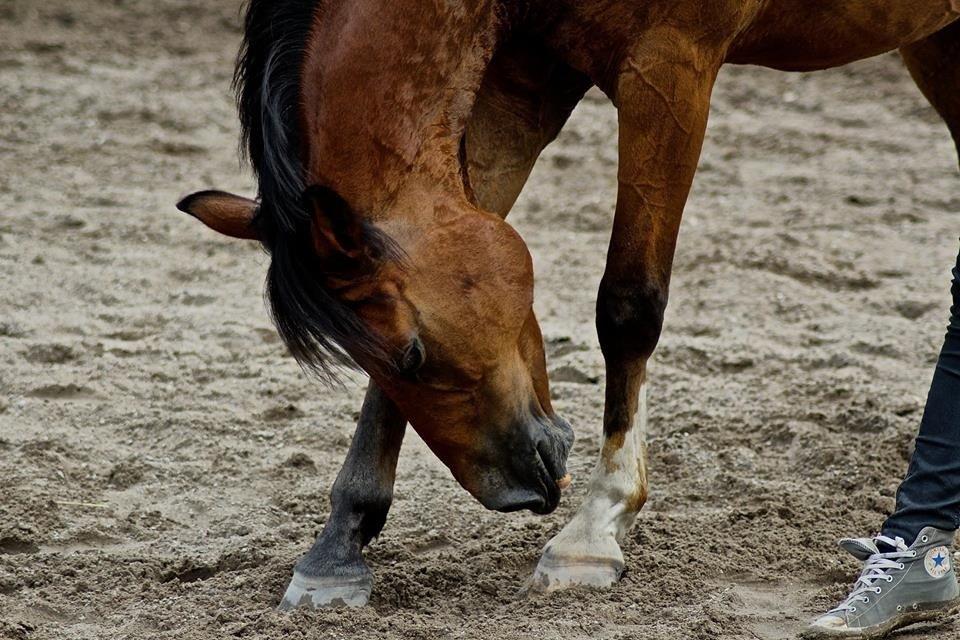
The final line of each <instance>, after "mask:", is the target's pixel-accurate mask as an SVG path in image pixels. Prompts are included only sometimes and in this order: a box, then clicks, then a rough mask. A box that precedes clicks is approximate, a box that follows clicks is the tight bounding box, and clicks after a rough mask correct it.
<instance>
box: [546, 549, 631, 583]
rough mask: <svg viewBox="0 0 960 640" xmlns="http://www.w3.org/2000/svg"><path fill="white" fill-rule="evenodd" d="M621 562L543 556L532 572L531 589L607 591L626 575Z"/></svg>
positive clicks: (550, 555) (547, 554)
mask: <svg viewBox="0 0 960 640" xmlns="http://www.w3.org/2000/svg"><path fill="white" fill-rule="evenodd" d="M623 569H624V564H623V561H622V560H618V559H614V558H609V559H602V558H576V557H562V556H554V555H552V554H550V553H549V552H547V553H544V554H543V556H542V557H541V558H540V562H539V563H538V564H537V568H536V570H535V571H534V572H533V582H532V584H531V587H532V588H533V589H534V590H535V591H541V592H544V593H550V592H551V591H559V590H560V589H569V588H571V587H599V588H607V587H612V586H613V585H615V584H616V583H617V582H618V581H619V580H620V576H622V575H623Z"/></svg>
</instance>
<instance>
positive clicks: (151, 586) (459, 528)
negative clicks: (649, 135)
mask: <svg viewBox="0 0 960 640" xmlns="http://www.w3.org/2000/svg"><path fill="white" fill-rule="evenodd" d="M238 41H239V31H238V18H237V6H236V3H235V2H233V1H222V2H213V1H207V2H199V3H197V2H191V1H188V0H163V1H148V0H115V1H114V2H104V1H102V0H100V1H96V0H69V1H68V0H61V1H60V2H46V3H42V2H36V1H34V0H0V281H2V285H0V637H4V638H6V637H10V638H98V639H101V638H102V639H109V638H177V639H178V640H189V639H194V638H223V637H231V636H237V637H243V638H362V637H384V638H424V639H433V638H483V639H485V640H486V639H490V638H557V639H561V638H562V639H563V640H573V639H576V638H628V637H629V638H644V639H650V640H667V639H678V640H679V639H687V638H701V639H706V638H761V639H764V640H768V639H770V640H772V639H776V638H788V637H792V636H793V634H795V633H796V631H797V630H798V629H799V628H800V627H801V625H802V623H803V622H804V621H805V620H807V619H808V618H809V617H810V616H812V615H813V614H814V613H816V612H818V611H820V610H822V609H824V608H825V607H826V606H827V605H828V604H830V603H832V602H834V601H835V600H836V599H838V597H839V596H841V594H842V593H843V592H844V590H845V588H846V585H847V584H848V583H849V582H850V581H851V580H852V573H853V572H854V571H855V570H856V565H855V563H854V562H853V561H852V559H847V558H844V557H842V556H841V553H840V552H839V551H838V550H836V548H835V546H834V545H835V541H836V539H837V538H839V537H841V536H843V535H851V534H855V535H865V534H868V533H869V532H871V531H873V530H875V529H876V528H877V527H878V526H879V524H880V522H881V521H882V518H883V516H884V514H885V513H886V512H887V511H888V510H889V509H890V507H891V506H892V503H893V498H892V496H893V492H894V490H895V487H896V485H897V482H898V480H899V478H900V477H901V475H902V473H903V470H904V468H905V463H906V460H907V456H908V451H909V447H910V441H911V438H912V436H913V434H914V431H915V429H916V426H917V423H918V420H919V416H920V411H921V407H922V397H923V395H924V393H925V389H926V385H927V383H928V380H929V378H930V375H931V371H932V364H933V362H934V360H935V357H936V353H937V349H938V347H939V341H940V339H941V335H942V332H943V327H944V325H945V321H946V311H947V306H948V297H947V289H948V283H949V275H948V274H949V267H950V266H951V265H952V263H953V257H954V255H955V252H956V245H957V243H956V237H957V235H958V232H960V222H958V217H957V213H958V210H960V189H958V186H960V183H958V181H957V171H956V158H955V154H954V151H953V148H952V145H951V143H950V142H949V140H948V136H947V133H946V131H945V128H944V126H943V125H942V124H941V122H940V121H939V120H938V118H937V117H936V115H935V114H934V113H933V111H932V110H931V109H930V108H929V107H928V106H927V105H926V103H925V102H924V101H923V99H922V98H921V97H920V95H919V93H918V92H917V90H916V89H915V88H914V86H913V84H912V82H911V81H910V79H909V78H908V76H907V74H906V72H905V71H904V70H903V68H902V66H901V63H900V61H899V59H898V58H897V57H896V56H894V55H889V56H884V57H881V58H879V59H875V60H871V61H868V62H865V63H861V64H858V65H855V66H853V67H850V68H846V69H841V70H835V71H830V72H826V73H821V74H817V75H787V74H780V73H776V72H772V71H767V70H761V69H755V68H729V69H727V70H726V71H725V72H724V73H723V76H722V78H721V81H720V83H719V86H718V88H717V91H716V99H715V104H714V110H713V117H712V121H711V125H710V131H709V136H708V140H707V144H706V149H705V151H704V156H703V160H702V163H701V168H700V173H699V177H698V179H697V183H696V186H695V189H694V193H693V195H692V198H691V200H690V204H689V207H688V211H687V215H686V217H685V221H684V225H683V230H682V233H681V241H680V248H679V252H678V255H677V264H676V271H675V276H674V285H673V297H672V301H671V307H670V309H669V312H668V317H667V322H666V331H665V335H664V337H663V340H662V342H661V347H660V349H659V350H658V352H657V355H656V358H655V363H654V365H653V372H652V385H651V389H650V398H651V405H652V439H651V442H650V455H651V465H650V466H651V469H652V494H651V496H650V501H649V502H648V504H647V507H646V508H645V510H644V511H643V513H642V514H641V517H640V518H639V521H638V523H637V525H636V527H635V528H634V529H633V531H632V532H631V534H630V535H629V537H628V539H627V540H626V543H625V546H624V551H625V553H626V555H627V557H628V559H629V571H628V573H627V575H626V576H625V578H624V579H623V581H622V583H621V584H620V585H619V586H618V587H616V588H615V589H613V590H610V591H603V592H601V591H589V590H577V591H570V592H566V593H560V594H557V595H553V596H549V597H543V596H536V597H534V596H529V595H527V594H526V593H525V590H524V583H525V581H526V579H527V578H528V576H529V575H530V573H531V571H532V569H533V567H534V565H535V563H536V560H537V558H538V554H539V551H540V548H541V546H542V545H543V544H544V543H545V542H546V541H547V540H548V539H549V538H550V536H551V535H553V534H554V533H556V531H558V530H559V528H560V527H561V526H562V524H563V523H564V522H565V521H566V520H567V519H568V518H569V517H570V516H571V514H572V513H573V510H574V508H575V507H576V505H577V504H578V503H579V502H580V500H581V499H582V497H583V490H584V485H585V479H586V477H587V473H588V470H589V468H590V467H591V465H592V462H593V460H594V457H595V455H596V454H597V448H598V445H599V430H600V420H601V414H602V377H603V365H602V358H601V354H600V351H599V348H598V346H597V342H596V333H595V330H594V325H593V307H594V301H595V295H596V293H595V292H596V288H597V284H598V281H599V277H600V274H601V272H602V268H603V260H604V252H605V247H606V243H607V238H608V233H609V227H610V221H611V212H612V208H613V200H614V193H615V174H616V127H615V122H616V119H615V112H614V111H613V109H612V107H611V106H610V105H609V104H608V103H607V102H606V101H605V99H604V98H603V97H602V96H599V95H592V94H591V95H590V96H589V97H588V98H587V99H586V101H585V102H584V103H583V105H582V106H581V107H580V108H579V109H578V110H577V112H576V113H575V114H574V116H573V118H572V120H571V121H570V123H569V125H568V127H567V129H566V130H565V131H564V133H563V134H562V136H561V138H560V140H559V141H558V142H557V143H556V144H555V145H553V146H552V147H550V148H549V149H548V150H547V151H546V153H545V154H544V157H543V158H542V160H541V162H540V164H539V165H538V167H537V169H536V170H535V173H534V176H533V178H532V180H531V182H530V184H529V185H528V187H527V189H526V191H525V192H524V195H523V196H522V198H521V200H520V202H519V203H518V205H517V207H516V209H515V212H514V213H513V214H512V217H511V221H512V222H513V223H514V224H515V225H516V226H517V228H518V229H519V230H520V231H521V232H522V234H523V236H524V237H525V238H526V240H527V241H528V243H529V244H530V247H531V250H532V252H533V254H534V258H535V263H536V270H537V277H538V282H537V296H538V298H537V310H538V313H539V316H540V318H541V320H542V324H543V328H544V334H545V338H546V340H547V342H548V347H549V349H548V351H549V364H550V368H551V371H552V372H553V376H552V377H553V381H554V384H553V390H554V391H553V392H554V395H555V396H556V402H555V404H556V406H557V407H558V408H559V410H560V411H561V412H562V413H563V414H564V415H565V416H566V417H568V418H569V419H570V420H571V422H572V423H573V424H574V426H575V428H576V429H577V431H578V442H577V445H576V447H575V449H574V451H573V454H572V457H571V469H572V471H573V473H574V475H575V478H576V479H579V480H580V482H579V483H578V484H575V486H574V488H573V489H572V490H571V491H570V492H569V493H568V494H567V495H566V497H565V499H564V501H563V504H562V505H561V507H560V509H558V510H557V512H556V513H554V514H552V515H550V516H547V517H536V516H533V515H501V514H497V513H491V512H487V511H485V510H483V509H482V508H481V507H480V506H479V505H478V504H476V503H474V502H473V501H472V499H471V498H470V497H469V496H468V495H467V494H466V493H465V492H464V491H462V490H461V489H460V488H459V487H458V486H457V485H456V483H455V482H454V481H453V480H452V478H451V477H450V475H449V474H448V473H447V471H446V469H445V468H444V467H443V466H442V465H441V464H440V463H438V462H437V461H436V460H435V459H434V458H433V456H432V455H431V454H430V453H429V451H428V450H427V449H426V447H425V446H424V445H423V444H422V443H421V442H420V441H419V440H418V439H417V438H416V437H415V436H412V435H410V436H408V438H407V441H406V442H405V444H404V451H403V454H402V456H401V462H400V470H399V478H398V483H397V498H396V502H395V504H394V507H393V510H392V511H391V514H390V518H389V520H388V523H387V526H386V529H385V531H384V533H383V535H382V537H381V538H380V540H379V541H378V542H376V543H375V544H374V545H373V546H372V548H370V550H369V552H368V559H369V562H370V565H371V567H372V569H373V570H374V572H375V576H376V585H375V591H374V596H373V599H372V601H371V604H370V606H369V607H367V608H364V609H361V610H338V611H321V612H295V613H292V614H281V613H277V612H275V611H274V609H273V607H274V606H275V605H276V604H277V602H278V600H279V597H280V595H281V593H282V590H283V588H284V586H285V582H286V580H287V578H288V575H289V573H290V570H291V567H292V563H293V562H294V560H295V559H296V558H297V556H298V555H299V554H300V553H302V552H303V551H304V550H305V549H306V548H307V546H308V545H309V543H310V542H311V540H312V537H313V535H314V534H315V533H316V532H317V531H318V529H319V528H320V527H321V526H322V524H323V522H324V518H325V516H326V514H327V512H328V507H329V501H328V498H327V492H328V490H329V487H330V484H331V482H332V480H333V478H334V477H335V474H336V472H337V470H338V468H339V463H340V460H341V459H342V457H343V456H344V454H345V452H346V449H347V446H348V444H349V441H350V437H351V433H352V428H353V424H354V420H355V419H356V416H357V410H358V409H359V406H360V399H361V397H362V391H363V380H362V379H360V378H359V377H355V378H352V379H349V380H348V382H347V384H346V385H345V387H344V388H340V389H332V390H331V389H326V388H323V387H322V386H320V385H319V384H317V383H316V382H315V381H313V380H311V379H309V378H308V377H306V376H305V375H304V374H302V373H301V371H300V370H299V369H298V367H297V366H296V365H295V364H294V362H293V361H292V360H291V359H290V358H288V357H287V356H286V355H285V352H284V349H283V348H282V346H281V344H280V343H279V341H278V340H277V338H276V337H275V335H274V331H273V329H272V328H271V325H270V323H269V321H268V319H267V317H266V314H265V311H264V306H263V302H262V297H261V293H262V281H263V276H264V272H265V265H266V259H265V256H264V255H263V254H262V252H260V250H259V249H257V248H255V247H251V246H246V245H242V244H237V243H231V242H229V241H226V240H224V239H221V238H220V237H218V236H216V235H215V234H213V233H211V232H209V231H207V230H205V229H204V228H201V227H200V226H199V225H198V224H196V223H194V222H192V221H191V220H189V219H187V218H186V217H185V216H182V214H179V213H178V212H176V211H175V210H174V208H173V203H174V202H175V201H176V200H177V198H178V196H180V195H182V194H184V193H186V192H188V191H190V190H194V189H197V188H204V187H212V186H216V187H220V188H225V189H232V190H236V191H238V192H241V193H247V194H249V193H251V192H252V183H251V179H250V177H249V175H248V174H246V173H244V172H243V171H242V170H241V169H240V167H239V165H238V161H237V156H236V153H235V150H236V144H237V122H236V118H235V115H234V113H233V105H232V96H231V94H230V89H229V77H230V73H231V69H232V59H233V56H234V53H235V50H236V47H237V44H238ZM573 284H576V287H572V286H571V285H573ZM930 633H931V634H932V635H930V636H926V635H900V636H899V638H901V639H906V638H915V637H916V638H919V637H937V638H947V637H958V636H960V626H956V625H955V626H949V625H948V626H941V627H939V628H937V629H935V630H933V631H931V632H930Z"/></svg>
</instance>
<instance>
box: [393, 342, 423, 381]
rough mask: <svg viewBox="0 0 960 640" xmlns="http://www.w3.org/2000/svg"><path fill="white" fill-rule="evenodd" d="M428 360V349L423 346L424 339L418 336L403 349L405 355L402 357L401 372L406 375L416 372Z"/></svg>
mask: <svg viewBox="0 0 960 640" xmlns="http://www.w3.org/2000/svg"><path fill="white" fill-rule="evenodd" d="M426 360H427V350H426V348H424V346H423V341H422V340H420V337H419V336H417V337H416V338H414V339H413V340H411V341H410V344H409V345H407V348H406V349H404V351H403V356H402V357H401V358H400V367H399V368H400V373H402V374H404V375H411V374H414V373H416V372H417V371H418V370H419V369H420V367H422V366H423V363H424V362H426Z"/></svg>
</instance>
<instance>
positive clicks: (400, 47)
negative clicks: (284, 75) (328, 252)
mask: <svg viewBox="0 0 960 640" xmlns="http://www.w3.org/2000/svg"><path fill="white" fill-rule="evenodd" d="M413 4H414V3H413V2H407V1H402V0H396V1H393V0H391V1H383V2H378V3H373V2H347V1H345V0H333V1H331V2H327V3H325V4H324V6H323V7H322V8H321V10H319V11H318V13H317V15H316V17H315V22H314V25H313V28H312V31H311V34H310V40H309V46H308V49H307V54H306V56H305V61H304V67H303V81H302V101H301V103H302V105H303V106H302V109H303V111H302V114H301V115H302V118H303V125H304V132H305V135H306V136H308V139H309V144H307V145H305V146H306V171H307V175H308V176H309V179H310V181H312V182H317V183H320V184H325V185H327V186H330V187H332V188H334V189H336V190H337V191H338V192H339V193H341V195H343V196H344V198H346V200H347V201H348V202H350V203H351V204H352V205H353V206H354V207H355V208H356V209H357V210H359V211H367V212H375V213H373V215H377V216H389V215H390V213H389V212H390V211H391V210H393V211H396V210H397V209H398V207H397V206H396V204H397V202H398V201H400V200H405V199H407V197H406V196H405V194H404V192H405V191H417V192H421V193H423V192H430V191H434V192H437V193H436V195H437V196H438V197H439V196H440V195H445V196H446V199H449V198H457V199H465V196H464V194H463V182H462V178H461V173H460V165H459V159H458V154H459V145H460V139H461V136H462V133H463V130H464V128H465V126H466V121H467V118H468V117H469V114H470V110H471V108H472V106H473V102H474V98H475V95H476V92H477V90H478V88H479V86H480V82H481V80H482V76H483V73H484V71H485V69H486V66H487V63H488V62H489V59H490V57H491V55H492V51H493V46H494V40H495V37H496V36H495V32H496V20H495V16H494V11H493V9H492V6H491V3H490V0H471V1H468V2H461V3H449V4H450V5H451V6H446V5H445V4H444V3H442V2H435V3H423V2H416V3H415V4H416V6H412V5H413ZM454 5H455V6H454ZM440 199H444V198H440Z"/></svg>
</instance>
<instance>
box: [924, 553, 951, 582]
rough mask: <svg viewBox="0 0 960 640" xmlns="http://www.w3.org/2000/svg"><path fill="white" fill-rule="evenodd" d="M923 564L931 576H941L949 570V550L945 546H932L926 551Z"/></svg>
mask: <svg viewBox="0 0 960 640" xmlns="http://www.w3.org/2000/svg"><path fill="white" fill-rule="evenodd" d="M923 566H924V568H925V569H926V570H927V574H929V575H930V577H931V578H942V577H943V576H945V575H947V572H948V571H950V550H949V549H947V548H946V547H934V548H933V549H930V550H929V551H927V555H926V556H924V558H923Z"/></svg>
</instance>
